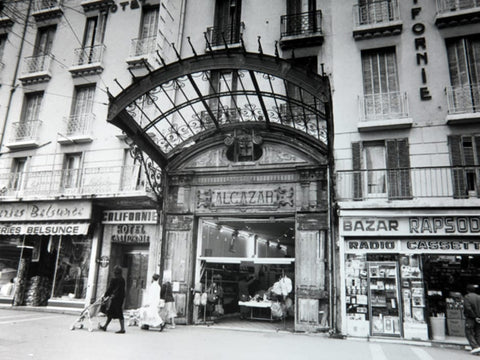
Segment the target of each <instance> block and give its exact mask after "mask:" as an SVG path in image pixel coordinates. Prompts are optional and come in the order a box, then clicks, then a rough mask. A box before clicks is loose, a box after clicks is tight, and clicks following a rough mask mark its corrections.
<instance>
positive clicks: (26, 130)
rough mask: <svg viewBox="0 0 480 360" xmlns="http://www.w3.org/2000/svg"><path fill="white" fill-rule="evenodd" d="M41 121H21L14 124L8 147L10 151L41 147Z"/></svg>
mask: <svg viewBox="0 0 480 360" xmlns="http://www.w3.org/2000/svg"><path fill="white" fill-rule="evenodd" d="M41 126H42V122H41V121H40V120H33V121H20V122H16V123H13V124H12V133H11V136H10V140H9V142H8V143H7V144H6V146H7V147H8V148H9V149H22V148H32V147H37V146H39V139H38V134H39V130H40V127H41Z"/></svg>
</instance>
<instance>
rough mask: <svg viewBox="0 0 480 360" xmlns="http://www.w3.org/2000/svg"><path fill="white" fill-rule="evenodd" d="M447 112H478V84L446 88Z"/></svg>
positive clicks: (479, 95) (479, 90)
mask: <svg viewBox="0 0 480 360" xmlns="http://www.w3.org/2000/svg"><path fill="white" fill-rule="evenodd" d="M446 92H447V104H448V113H449V114H452V115H453V114H467V113H478V112H480V84H472V85H464V86H457V87H452V86H449V87H447V88H446Z"/></svg>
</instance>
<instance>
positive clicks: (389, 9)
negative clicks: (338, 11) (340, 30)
mask: <svg viewBox="0 0 480 360" xmlns="http://www.w3.org/2000/svg"><path fill="white" fill-rule="evenodd" d="M398 20H400V10H399V6H398V2H397V1H392V0H380V1H374V2H368V3H366V4H362V5H354V6H353V21H354V24H355V27H358V26H363V25H383V24H388V23H390V22H392V21H398Z"/></svg>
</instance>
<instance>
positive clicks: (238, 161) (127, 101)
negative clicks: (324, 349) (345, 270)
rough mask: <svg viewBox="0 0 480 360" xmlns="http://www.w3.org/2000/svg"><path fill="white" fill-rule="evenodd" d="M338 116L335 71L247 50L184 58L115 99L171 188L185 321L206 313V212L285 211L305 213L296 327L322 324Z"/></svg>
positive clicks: (167, 223)
mask: <svg viewBox="0 0 480 360" xmlns="http://www.w3.org/2000/svg"><path fill="white" fill-rule="evenodd" d="M329 114H330V88H329V83H328V79H327V78H326V77H323V76H319V75H318V74H314V73H307V71H306V70H304V69H301V68H297V67H295V66H294V65H292V64H291V63H290V62H289V61H287V60H284V59H280V58H278V57H272V56H268V55H265V54H253V53H247V52H232V51H226V52H219V53H217V52H211V53H209V54H205V55H202V56H194V57H191V58H188V59H180V60H179V61H177V62H175V63H172V64H169V65H166V66H164V67H162V68H159V69H158V70H155V71H153V72H151V73H150V74H149V75H147V76H145V77H143V78H141V79H137V80H136V81H135V82H134V83H133V84H132V85H130V86H129V87H128V88H126V89H124V90H123V91H122V92H121V93H120V94H119V95H117V96H116V97H113V96H112V97H111V100H110V108H109V115H108V121H109V122H111V123H112V124H114V125H116V126H118V127H119V128H120V129H122V130H123V131H124V132H125V134H126V135H127V136H128V138H129V139H131V140H132V141H133V146H134V148H135V149H137V150H139V151H137V154H138V153H139V152H140V153H141V154H143V155H142V156H143V159H145V158H147V159H148V160H147V162H148V166H147V172H149V175H150V176H149V179H151V180H153V183H154V184H153V185H154V187H156V188H157V194H158V195H159V196H161V198H159V201H161V202H162V203H163V207H162V211H163V212H162V215H163V218H164V232H163V239H162V265H161V266H162V268H161V271H163V272H164V274H167V276H168V277H170V278H171V280H172V281H174V282H175V289H176V300H177V309H178V311H179V317H180V320H181V321H184V322H185V323H190V322H191V321H192V319H193V318H194V316H193V313H194V312H195V311H196V309H195V307H194V305H193V298H194V293H192V292H191V291H190V290H191V289H194V288H195V285H196V284H194V281H195V275H194V274H195V272H196V271H197V272H198V264H197V263H196V261H198V256H196V254H197V252H198V248H197V245H198V244H199V242H198V241H197V236H198V232H199V230H198V229H199V228H198V224H199V219H200V218H202V219H203V218H204V217H205V216H219V215H221V216H226V215H229V216H230V215H233V216H237V218H238V215H239V214H240V213H243V215H244V216H245V215H248V216H249V217H260V216H262V217H270V218H274V217H275V216H277V215H278V214H284V215H288V216H292V217H293V218H294V219H295V222H294V223H295V226H294V227H295V247H296V251H295V254H296V255H295V257H296V261H295V263H296V264H295V267H296V270H295V277H296V278H295V289H294V293H295V329H296V330H307V331H312V330H318V329H319V328H320V327H322V325H321V324H320V323H321V322H322V320H321V319H320V318H319V313H321V312H322V311H324V310H321V308H322V307H323V308H324V307H325V304H328V303H330V305H331V304H332V299H331V297H330V298H329V297H328V295H329V294H331V291H329V288H328V287H330V288H331V287H332V285H333V284H332V282H333V277H332V279H325V278H326V274H327V273H330V272H327V271H326V264H329V266H331V264H332V262H333V255H332V251H333V250H332V247H331V246H330V245H329V239H330V236H329V234H330V232H329V229H330V203H331V199H330V191H329V186H330V178H329V166H330V165H331V164H332V160H331V151H330V148H331V143H332V142H331V138H332V125H331V118H330V116H329ZM160 173H161V176H160V175H159V174H160ZM252 194H253V195H252ZM254 199H255V200H254ZM239 212H240V213H239ZM204 290H205V289H204ZM204 290H201V291H204ZM330 296H331V295H330ZM330 324H331V322H330Z"/></svg>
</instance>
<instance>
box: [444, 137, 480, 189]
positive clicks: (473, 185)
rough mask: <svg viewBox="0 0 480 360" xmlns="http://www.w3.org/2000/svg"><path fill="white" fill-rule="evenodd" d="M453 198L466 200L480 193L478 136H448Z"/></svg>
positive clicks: (479, 147)
mask: <svg viewBox="0 0 480 360" xmlns="http://www.w3.org/2000/svg"><path fill="white" fill-rule="evenodd" d="M449 144H450V155H451V161H452V166H453V169H452V180H453V191H454V194H453V196H454V197H455V198H466V197H469V196H479V195H480V192H479V189H480V168H479V164H480V161H479V159H480V158H479V156H480V136H461V135H451V136H449Z"/></svg>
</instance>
